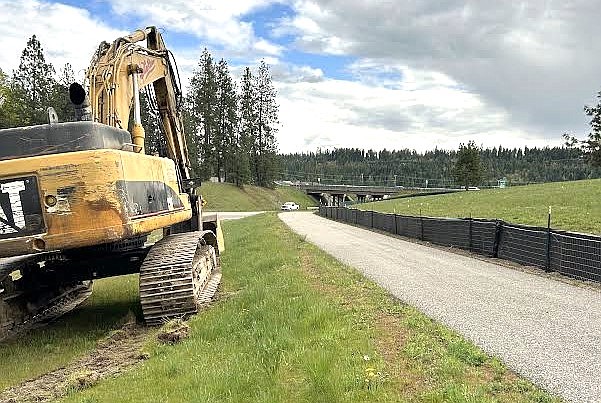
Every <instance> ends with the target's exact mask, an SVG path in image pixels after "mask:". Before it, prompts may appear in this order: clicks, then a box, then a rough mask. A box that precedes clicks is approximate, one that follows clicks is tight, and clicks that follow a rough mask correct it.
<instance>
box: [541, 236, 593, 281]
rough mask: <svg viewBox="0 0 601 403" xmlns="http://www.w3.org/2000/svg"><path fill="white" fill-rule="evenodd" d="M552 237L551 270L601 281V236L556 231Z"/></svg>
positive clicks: (583, 278)
mask: <svg viewBox="0 0 601 403" xmlns="http://www.w3.org/2000/svg"><path fill="white" fill-rule="evenodd" d="M550 239H551V253H550V265H551V270H553V271H556V272H558V273H561V274H564V275H566V276H570V277H576V278H579V279H582V280H590V281H600V282H601V261H600V260H601V238H599V237H594V236H590V235H586V234H576V233H569V232H559V231H556V232H555V231H554V232H552V233H551V236H550Z"/></svg>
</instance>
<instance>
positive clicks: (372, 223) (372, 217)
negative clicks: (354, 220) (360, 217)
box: [369, 210, 374, 228]
mask: <svg viewBox="0 0 601 403" xmlns="http://www.w3.org/2000/svg"><path fill="white" fill-rule="evenodd" d="M370 213H371V225H370V226H369V228H373V227H374V212H373V210H372V211H370Z"/></svg>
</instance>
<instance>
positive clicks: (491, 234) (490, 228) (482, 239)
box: [469, 219, 501, 257]
mask: <svg viewBox="0 0 601 403" xmlns="http://www.w3.org/2000/svg"><path fill="white" fill-rule="evenodd" d="M469 225H470V226H471V227H470V228H469V231H470V247H469V249H470V250H471V251H472V252H475V253H479V254H481V255H485V256H490V257H494V256H495V253H496V252H495V236H496V234H497V227H498V226H500V225H501V224H500V222H497V221H488V220H473V219H470V220H469Z"/></svg>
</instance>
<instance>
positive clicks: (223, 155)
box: [213, 59, 238, 181]
mask: <svg viewBox="0 0 601 403" xmlns="http://www.w3.org/2000/svg"><path fill="white" fill-rule="evenodd" d="M215 80H216V83H217V102H218V106H217V111H216V115H217V116H216V117H217V121H216V123H217V125H216V128H215V129H216V130H215V136H213V148H214V150H215V162H216V166H215V168H216V172H217V174H218V175H217V176H218V177H219V178H220V180H221V177H222V174H223V177H224V178H225V180H226V181H227V179H228V173H231V170H232V168H231V167H232V165H233V162H234V161H233V160H234V159H233V157H232V155H233V153H234V152H235V149H236V147H237V144H236V130H237V125H238V116H237V105H236V86H235V84H234V82H233V81H232V77H231V76H230V72H229V69H228V66H227V62H226V61H225V60H223V59H221V60H220V61H219V63H218V64H217V67H216V69H215Z"/></svg>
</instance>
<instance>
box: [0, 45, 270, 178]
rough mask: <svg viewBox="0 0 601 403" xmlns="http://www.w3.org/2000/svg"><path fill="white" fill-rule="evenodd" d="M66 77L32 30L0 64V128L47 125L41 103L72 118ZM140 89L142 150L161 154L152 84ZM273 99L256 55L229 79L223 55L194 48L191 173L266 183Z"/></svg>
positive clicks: (189, 101)
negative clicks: (252, 64)
mask: <svg viewBox="0 0 601 403" xmlns="http://www.w3.org/2000/svg"><path fill="white" fill-rule="evenodd" d="M74 81H75V78H74V73H73V69H72V68H71V66H70V65H69V64H67V65H65V67H64V68H62V69H61V70H60V71H59V73H58V74H57V73H56V70H55V68H54V67H53V65H52V64H51V63H49V62H47V61H46V59H45V56H44V52H43V49H42V46H41V44H40V41H39V40H38V39H37V37H36V36H35V35H34V36H32V37H31V38H30V39H29V40H28V41H27V44H26V46H25V49H23V52H22V53H21V58H20V63H19V67H18V68H17V69H16V70H14V71H13V74H12V75H11V76H9V75H8V74H6V73H4V72H3V71H2V70H0V129H2V128H9V127H19V126H30V125H36V124H44V123H48V112H47V108H48V107H49V106H52V107H54V108H55V110H56V112H57V115H58V118H59V121H62V122H64V121H71V120H73V108H72V105H71V103H70V101H69V93H68V88H69V85H70V84H71V83H73V82H74ZM140 95H141V96H140V99H141V118H142V124H143V126H144V128H145V131H146V136H147V140H146V144H147V149H148V152H149V153H153V154H158V155H162V156H165V155H166V150H165V147H166V144H165V139H164V136H163V133H162V125H161V122H160V115H159V113H158V108H157V103H156V99H155V95H154V92H153V91H152V86H147V87H146V88H144V89H143V90H142V92H141V94H140ZM276 97H277V93H276V90H275V87H274V85H273V82H272V79H271V73H270V70H269V66H268V65H267V64H266V63H265V62H264V61H261V62H260V64H259V66H258V67H257V68H256V69H254V70H251V68H249V67H246V68H244V71H243V74H242V77H241V79H240V84H239V85H237V84H236V82H235V81H234V79H233V78H232V75H231V74H230V71H229V67H228V64H227V62H226V61H225V60H223V59H221V60H220V61H219V62H215V61H214V60H213V57H212V56H211V54H210V53H209V52H208V50H207V49H205V50H204V51H203V52H202V54H201V56H200V59H199V62H198V66H197V68H196V69H195V70H194V72H193V76H192V79H191V80H190V84H189V86H188V88H187V91H186V96H185V97H184V98H183V102H182V109H183V112H182V113H183V120H184V128H185V130H184V131H185V133H186V137H187V142H188V150H189V155H190V160H191V164H192V169H193V171H194V173H195V175H196V177H197V178H199V179H203V180H206V179H208V178H210V177H217V178H218V180H219V181H228V182H232V183H235V184H236V185H238V186H243V185H244V184H255V185H258V186H265V187H273V186H274V179H276V174H277V172H278V159H277V154H278V146H277V141H276V137H275V135H276V133H277V131H278V125H279V122H278V104H277V100H276ZM131 120H132V119H131V117H130V124H131Z"/></svg>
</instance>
